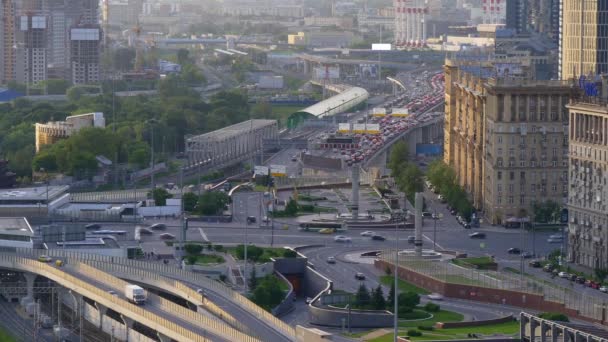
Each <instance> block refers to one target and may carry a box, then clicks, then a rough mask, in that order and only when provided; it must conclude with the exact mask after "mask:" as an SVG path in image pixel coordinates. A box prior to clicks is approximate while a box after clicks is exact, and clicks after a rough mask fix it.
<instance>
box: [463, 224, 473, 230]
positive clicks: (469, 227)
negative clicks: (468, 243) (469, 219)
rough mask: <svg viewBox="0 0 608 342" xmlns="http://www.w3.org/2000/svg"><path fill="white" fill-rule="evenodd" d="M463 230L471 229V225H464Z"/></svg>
mask: <svg viewBox="0 0 608 342" xmlns="http://www.w3.org/2000/svg"><path fill="white" fill-rule="evenodd" d="M463 227H464V229H471V224H470V223H465V224H464V225H463Z"/></svg>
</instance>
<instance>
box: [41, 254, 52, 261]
mask: <svg viewBox="0 0 608 342" xmlns="http://www.w3.org/2000/svg"><path fill="white" fill-rule="evenodd" d="M38 261H40V262H51V261H53V258H51V257H50V256H48V255H41V256H39V257H38Z"/></svg>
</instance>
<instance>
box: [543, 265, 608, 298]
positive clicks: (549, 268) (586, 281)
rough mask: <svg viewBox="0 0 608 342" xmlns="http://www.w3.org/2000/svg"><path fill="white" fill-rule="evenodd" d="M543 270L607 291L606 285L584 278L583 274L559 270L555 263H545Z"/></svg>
mask: <svg viewBox="0 0 608 342" xmlns="http://www.w3.org/2000/svg"><path fill="white" fill-rule="evenodd" d="M543 271H545V272H549V273H552V274H553V275H554V276H557V277H560V278H563V279H567V280H570V281H572V282H576V283H578V284H581V285H584V286H587V287H590V288H592V289H596V290H599V291H601V292H604V293H608V286H606V285H603V284H601V283H599V282H596V281H593V280H591V279H586V278H585V277H583V276H579V275H577V274H574V273H568V272H564V271H560V270H559V269H558V268H557V267H556V266H555V265H553V264H547V265H545V266H544V267H543Z"/></svg>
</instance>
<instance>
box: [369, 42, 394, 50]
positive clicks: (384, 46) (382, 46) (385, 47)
mask: <svg viewBox="0 0 608 342" xmlns="http://www.w3.org/2000/svg"><path fill="white" fill-rule="evenodd" d="M392 48H393V47H392V46H391V44H372V50H374V51H391V50H392Z"/></svg>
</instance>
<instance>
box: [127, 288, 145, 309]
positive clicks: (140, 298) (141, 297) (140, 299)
mask: <svg viewBox="0 0 608 342" xmlns="http://www.w3.org/2000/svg"><path fill="white" fill-rule="evenodd" d="M125 297H127V299H128V300H129V302H131V303H135V304H137V305H142V304H144V303H145V302H146V291H145V290H144V289H142V288H141V287H139V286H137V285H131V284H127V285H126V286H125Z"/></svg>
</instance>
